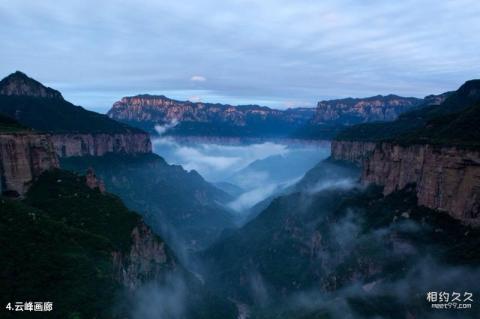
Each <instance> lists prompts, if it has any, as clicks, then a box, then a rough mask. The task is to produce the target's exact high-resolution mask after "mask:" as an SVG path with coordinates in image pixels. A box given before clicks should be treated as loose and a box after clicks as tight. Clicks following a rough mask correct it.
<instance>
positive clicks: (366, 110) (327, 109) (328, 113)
mask: <svg viewBox="0 0 480 319" xmlns="http://www.w3.org/2000/svg"><path fill="white" fill-rule="evenodd" d="M422 103H424V100H423V99H417V98H413V97H401V96H397V95H392V94H391V95H387V96H383V95H377V96H372V97H367V98H346V99H339V100H329V101H321V102H318V105H317V109H316V110H315V116H314V117H313V119H312V122H313V123H315V124H324V123H332V122H334V123H337V124H343V125H352V124H358V123H366V122H373V121H393V120H395V119H396V118H397V117H398V116H399V115H400V114H402V113H405V112H406V111H409V110H412V109H414V108H415V107H417V106H419V105H421V104H422Z"/></svg>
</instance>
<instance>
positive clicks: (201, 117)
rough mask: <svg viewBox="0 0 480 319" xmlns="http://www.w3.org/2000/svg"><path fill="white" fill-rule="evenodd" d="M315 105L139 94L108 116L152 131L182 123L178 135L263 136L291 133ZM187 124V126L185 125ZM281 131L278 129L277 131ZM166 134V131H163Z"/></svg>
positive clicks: (114, 107) (125, 101)
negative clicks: (274, 106) (223, 101)
mask: <svg viewBox="0 0 480 319" xmlns="http://www.w3.org/2000/svg"><path fill="white" fill-rule="evenodd" d="M313 114H314V109H313V108H294V109H288V110H284V111H282V110H277V109H271V108H268V107H263V106H258V105H241V106H233V105H226V104H212V103H199V102H198V103H194V102H189V101H176V100H172V99H169V98H167V97H165V96H154V95H137V96H133V97H124V98H122V99H121V100H120V101H118V102H116V103H115V104H114V105H113V106H112V108H111V109H110V111H109V112H108V113H107V115H108V116H109V117H110V118H112V119H115V120H117V121H120V122H124V123H127V124H130V125H133V126H136V127H139V128H142V129H144V130H147V131H149V132H152V133H155V126H156V125H165V124H172V123H175V124H179V125H178V126H177V127H176V128H175V129H177V130H179V131H180V132H177V134H175V135H193V136H196V135H204V134H205V135H218V136H232V135H233V136H243V135H253V136H257V137H258V136H261V135H262V134H265V133H266V132H270V131H275V134H277V135H278V134H281V133H284V134H286V133H288V131H293V130H294V129H295V128H297V127H299V126H301V125H302V124H304V123H306V122H307V121H308V120H309V119H310V118H311V117H312V116H313ZM183 124H186V125H187V126H184V127H182V125H183ZM277 131H278V132H277ZM162 133H163V132H162Z"/></svg>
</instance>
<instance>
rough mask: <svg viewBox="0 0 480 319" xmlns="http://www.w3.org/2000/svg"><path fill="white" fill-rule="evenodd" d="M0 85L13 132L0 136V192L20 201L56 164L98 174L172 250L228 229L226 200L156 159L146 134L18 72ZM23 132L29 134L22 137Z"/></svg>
mask: <svg viewBox="0 0 480 319" xmlns="http://www.w3.org/2000/svg"><path fill="white" fill-rule="evenodd" d="M0 84H1V85H0V92H1V93H2V95H0V112H2V113H3V114H5V115H2V116H1V117H0V120H2V122H0V125H2V127H3V126H5V128H6V129H7V128H8V129H9V130H10V131H12V130H13V131H15V132H16V133H15V134H13V133H11V134H10V133H9V134H3V133H1V134H0V152H1V153H0V156H2V157H3V158H2V160H3V163H4V164H3V165H4V167H5V170H1V171H0V174H1V176H2V177H3V179H2V190H3V191H9V192H11V193H12V195H23V194H24V193H25V192H26V190H27V189H28V187H29V186H30V185H31V183H32V182H34V181H35V179H36V178H37V177H38V176H39V175H40V174H41V173H42V172H43V171H45V170H48V169H50V168H55V167H58V165H59V159H60V166H61V167H62V168H64V169H70V170H72V171H75V172H77V173H79V174H84V173H85V172H86V171H87V170H88V169H89V168H90V167H93V168H95V170H96V172H97V174H98V175H99V176H100V177H101V178H102V179H103V180H104V181H105V184H106V186H107V189H109V191H110V192H112V193H114V194H117V195H118V196H120V197H121V198H122V199H123V200H124V202H125V203H126V205H127V206H128V207H129V208H131V209H134V210H136V211H138V212H140V213H141V214H142V215H144V216H146V218H147V220H148V222H149V223H151V225H153V226H154V227H155V230H156V231H157V232H160V233H161V234H164V235H165V238H166V240H169V241H171V243H172V245H175V244H176V243H180V242H182V243H184V242H186V243H188V244H187V246H188V247H189V248H195V249H198V247H203V245H206V244H207V243H209V242H211V241H212V240H213V239H214V238H215V237H216V236H217V235H218V234H219V233H220V232H221V231H223V229H225V228H229V227H232V225H233V222H232V216H231V214H230V212H229V211H228V210H227V209H226V208H224V206H223V203H225V202H227V201H229V200H231V197H230V196H229V195H228V194H226V193H224V192H222V191H220V190H219V189H217V188H215V187H214V186H212V185H210V184H209V183H207V182H206V181H205V180H204V179H203V178H202V177H201V176H200V175H199V174H198V173H196V172H193V171H192V172H187V171H185V170H183V169H182V168H181V167H180V166H175V165H168V164H167V163H166V162H165V161H164V160H163V158H161V157H160V156H158V155H155V154H153V153H152V152H151V142H150V137H149V135H148V134H147V133H145V132H143V131H141V130H140V129H138V128H133V127H131V126H128V125H126V124H123V123H119V122H117V121H114V120H112V119H110V118H108V117H107V116H105V115H101V114H98V113H95V112H90V111H87V110H85V109H83V108H81V107H79V106H75V105H73V104H71V103H69V102H67V101H65V100H64V99H63V97H62V95H61V94H60V92H58V91H55V90H53V89H51V88H47V87H45V86H43V85H42V84H41V83H39V82H37V81H36V80H33V79H31V78H29V77H28V76H26V75H25V74H23V73H21V72H16V73H14V74H12V75H10V76H8V77H6V78H5V79H3V80H2V81H1V82H0ZM8 116H10V117H12V118H9V117H8ZM13 118H15V119H13ZM3 123H5V124H3ZM22 125H23V126H22ZM24 126H25V127H31V128H33V129H34V130H31V129H30V130H27V133H26V134H24V133H22V134H20V133H19V130H21V129H23V127H24ZM44 132H45V133H44ZM46 133H48V134H46ZM55 153H56V154H55ZM69 158H71V161H67V159H69ZM174 237H175V238H174Z"/></svg>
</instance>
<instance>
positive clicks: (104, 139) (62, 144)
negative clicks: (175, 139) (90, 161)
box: [51, 133, 152, 157]
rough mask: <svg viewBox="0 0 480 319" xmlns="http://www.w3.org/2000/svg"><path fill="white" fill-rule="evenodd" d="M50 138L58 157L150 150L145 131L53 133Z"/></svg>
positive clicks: (148, 139)
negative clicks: (125, 132) (124, 132)
mask: <svg viewBox="0 0 480 319" xmlns="http://www.w3.org/2000/svg"><path fill="white" fill-rule="evenodd" d="M51 139H52V141H53V145H54V146H55V151H56V152H57V154H58V156H60V157H71V156H88V155H90V156H103V155H105V154H107V153H110V152H112V153H126V154H137V153H151V152H152V144H151V142H150V137H149V136H148V134H145V133H128V134H123V133H115V134H106V133H92V134H53V135H52V137H51Z"/></svg>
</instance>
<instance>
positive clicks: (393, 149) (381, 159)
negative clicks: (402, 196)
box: [362, 143, 480, 222]
mask: <svg viewBox="0 0 480 319" xmlns="http://www.w3.org/2000/svg"><path fill="white" fill-rule="evenodd" d="M362 180H363V182H364V183H374V184H377V185H382V186H384V193H385V194H389V193H392V192H394V191H396V190H400V189H403V188H405V187H406V186H407V185H408V184H416V192H417V197H418V203H419V205H424V206H426V207H429V208H432V209H436V210H440V211H445V212H448V213H449V214H450V215H451V216H453V217H454V218H457V219H460V220H463V221H466V222H475V220H476V221H478V218H479V217H480V152H479V151H475V150H468V149H459V148H456V147H441V146H433V145H410V146H401V145H395V144H390V143H381V144H380V145H378V146H377V147H376V148H375V150H374V151H373V153H372V154H371V156H369V157H367V158H366V159H365V161H364V169H363V174H362Z"/></svg>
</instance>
